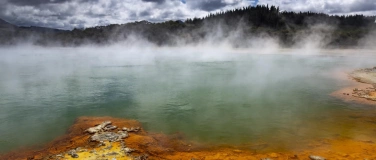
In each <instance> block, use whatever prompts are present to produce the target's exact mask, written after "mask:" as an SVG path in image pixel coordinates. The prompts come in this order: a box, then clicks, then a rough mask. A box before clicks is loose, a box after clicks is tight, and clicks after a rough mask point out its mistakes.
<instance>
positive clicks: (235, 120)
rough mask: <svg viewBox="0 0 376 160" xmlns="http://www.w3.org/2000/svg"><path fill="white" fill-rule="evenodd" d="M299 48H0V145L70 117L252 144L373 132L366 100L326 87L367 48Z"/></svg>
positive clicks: (363, 60) (370, 58)
mask: <svg viewBox="0 0 376 160" xmlns="http://www.w3.org/2000/svg"><path fill="white" fill-rule="evenodd" d="M290 52H291V53H290ZM300 52H303V51H284V53H283V54H281V53H279V52H278V51H276V52H275V53H271V54H258V53H257V52H254V51H246V50H245V51H244V50H243V51H242V52H239V53H238V52H237V51H217V50H210V51H208V50H203V51H200V50H194V49H187V50H180V49H166V48H165V49H155V50H146V49H144V50H139V49H129V50H127V49H123V50H119V49H108V48H107V49H82V48H49V49H43V48H30V49H15V48H8V49H1V51H0V57H1V58H0V75H1V76H0V130H1V132H0V153H4V152H7V151H10V150H14V149H17V148H20V147H30V146H39V145H42V144H44V143H47V142H48V141H51V140H53V139H54V138H56V137H58V136H61V135H63V134H64V133H65V132H66V130H67V128H68V127H69V126H70V125H71V124H73V122H74V120H75V119H76V118H77V117H79V116H113V117H120V118H128V119H136V120H138V121H140V122H142V124H143V126H144V127H145V128H146V130H147V131H149V132H157V133H165V134H174V133H183V134H184V135H185V137H186V138H187V139H188V140H192V141H196V142H199V143H205V144H210V145H238V146H242V145H243V146H249V148H250V149H253V150H260V151H262V150H290V149H296V148H300V147H303V146H306V145H307V144H309V143H310V142H311V141H315V140H318V139H323V138H335V137H347V138H353V139H360V140H365V141H369V140H373V141H374V140H376V134H375V128H376V118H373V116H374V115H375V114H376V109H375V108H374V106H369V105H361V104H355V103H345V102H343V101H342V100H339V99H336V98H334V97H331V96H329V94H330V93H331V92H334V91H336V90H338V89H340V88H342V87H346V86H348V85H349V84H350V83H351V82H350V81H349V80H347V79H346V77H344V76H343V74H342V73H343V72H346V71H351V70H354V69H358V68H364V67H373V66H375V65H376V64H375V63H374V59H375V58H376V56H375V55H372V54H358V53H357V54H355V53H354V54H341V53H340V51H338V53H337V52H331V53H320V52H317V53H315V54H300ZM354 52H355V51H354ZM254 144H260V145H254Z"/></svg>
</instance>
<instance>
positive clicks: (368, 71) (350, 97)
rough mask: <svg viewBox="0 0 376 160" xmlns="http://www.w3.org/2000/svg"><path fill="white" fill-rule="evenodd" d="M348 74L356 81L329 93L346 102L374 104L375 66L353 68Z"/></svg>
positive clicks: (375, 87) (375, 98)
mask: <svg viewBox="0 0 376 160" xmlns="http://www.w3.org/2000/svg"><path fill="white" fill-rule="evenodd" d="M348 76H349V77H350V78H351V79H353V80H355V81H356V82H357V83H354V85H353V86H350V87H346V88H342V89H340V90H338V91H335V92H333V93H332V94H331V95H332V96H334V97H337V98H339V99H342V100H344V101H346V102H355V103H361V104H367V105H376V67H373V68H365V69H359V70H355V71H353V72H351V73H349V74H348Z"/></svg>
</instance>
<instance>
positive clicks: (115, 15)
mask: <svg viewBox="0 0 376 160" xmlns="http://www.w3.org/2000/svg"><path fill="white" fill-rule="evenodd" d="M257 4H269V5H277V6H280V9H281V10H288V11H314V12H324V13H328V14H365V15H376V0H0V18H1V19H4V20H6V21H8V22H11V23H13V24H17V25H23V26H30V25H33V26H42V27H50V28H59V29H72V28H75V27H76V28H84V27H92V26H98V25H107V24H114V23H117V24H122V23H127V22H133V21H141V20H148V21H152V22H160V21H165V20H178V19H180V20H185V19H186V18H193V17H203V16H205V15H207V14H208V13H210V12H218V11H221V10H228V9H232V8H237V7H243V6H249V5H257Z"/></svg>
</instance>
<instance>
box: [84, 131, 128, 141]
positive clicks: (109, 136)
mask: <svg viewBox="0 0 376 160" xmlns="http://www.w3.org/2000/svg"><path fill="white" fill-rule="evenodd" d="M127 137H128V132H126V131H119V132H118V133H113V132H102V133H95V134H94V135H93V136H91V137H90V140H91V141H96V142H100V141H110V142H116V141H120V140H122V139H124V138H127Z"/></svg>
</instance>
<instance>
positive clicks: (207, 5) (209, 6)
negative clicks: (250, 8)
mask: <svg viewBox="0 0 376 160" xmlns="http://www.w3.org/2000/svg"><path fill="white" fill-rule="evenodd" d="M240 2H242V1H241V0H239V1H234V2H228V1H224V0H202V1H189V0H187V1H186V3H187V4H188V5H190V6H191V8H198V9H201V10H204V11H214V10H217V9H221V8H224V7H226V6H234V5H237V4H238V3H240Z"/></svg>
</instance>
